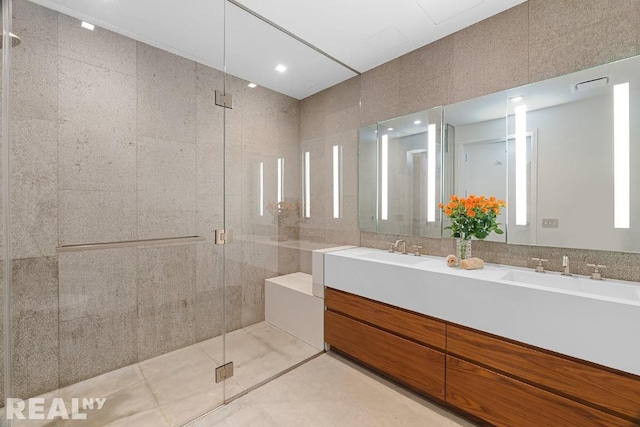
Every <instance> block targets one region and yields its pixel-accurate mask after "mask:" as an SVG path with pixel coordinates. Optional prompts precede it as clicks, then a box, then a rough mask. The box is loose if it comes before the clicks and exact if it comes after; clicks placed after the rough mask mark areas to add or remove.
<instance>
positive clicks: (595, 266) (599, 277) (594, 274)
mask: <svg viewBox="0 0 640 427" xmlns="http://www.w3.org/2000/svg"><path fill="white" fill-rule="evenodd" d="M587 267H591V268H593V272H592V273H591V279H593V280H602V273H600V269H605V268H607V266H606V265H602V264H587Z"/></svg>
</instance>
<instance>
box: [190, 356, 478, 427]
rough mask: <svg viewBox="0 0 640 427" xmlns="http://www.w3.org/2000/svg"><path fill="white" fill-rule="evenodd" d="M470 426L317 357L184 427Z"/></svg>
mask: <svg viewBox="0 0 640 427" xmlns="http://www.w3.org/2000/svg"><path fill="white" fill-rule="evenodd" d="M213 426H215V427H252V426H256V427H276V426H277V427H301V426H304V427H325V426H326V427H337V426H340V427H351V426H353V427H365V426H366V427H376V426H379V427H400V426H407V427H431V426H434V427H436V426H437V427H454V426H463V427H472V426H474V424H472V423H470V422H468V421H465V420H463V419H462V418H460V417H458V416H456V415H454V414H452V413H450V412H448V411H446V410H443V409H442V408H439V407H438V406H436V405H433V404H431V403H429V402H428V401H426V400H424V399H422V398H420V397H418V396H416V395H415V394H413V393H410V392H408V391H406V390H404V389H402V388H400V387H398V386H396V385H394V384H392V383H390V382H388V381H386V380H385V379H383V378H381V377H379V376H377V375H375V374H372V373H370V372H369V371H367V370H365V369H363V368H361V367H359V366H357V365H355V364H353V363H351V362H350V361H348V360H346V359H344V358H342V357H340V356H338V355H335V354H334V353H331V352H329V353H326V354H323V355H321V356H319V357H317V358H315V359H313V360H311V361H309V362H307V363H305V364H303V365H302V366H300V367H298V368H296V369H294V370H292V371H291V372H288V373H287V374H285V375H283V376H281V377H279V378H276V379H275V380H273V381H271V382H269V383H267V384H265V385H264V386H262V387H260V388H258V389H256V390H253V391H251V392H250V393H248V394H247V395H245V396H242V397H240V398H238V399H236V400H234V401H232V402H231V403H229V404H228V405H226V406H224V407H222V408H220V409H218V410H216V411H215V412H213V413H211V414H209V415H207V416H205V417H203V418H201V419H199V420H196V421H194V422H193V423H191V424H189V427H213Z"/></svg>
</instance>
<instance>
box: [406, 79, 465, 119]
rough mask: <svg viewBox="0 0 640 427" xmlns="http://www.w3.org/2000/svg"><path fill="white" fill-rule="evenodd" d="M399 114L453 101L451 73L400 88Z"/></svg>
mask: <svg viewBox="0 0 640 427" xmlns="http://www.w3.org/2000/svg"><path fill="white" fill-rule="evenodd" d="M400 100H401V101H400V103H401V107H400V111H401V114H409V113H415V112H416V111H422V110H428V109H429V108H433V107H437V106H440V105H446V104H449V103H451V102H453V101H452V100H453V80H452V78H451V75H442V76H439V77H435V78H433V79H431V80H425V81H421V82H419V83H416V84H414V85H411V86H403V87H401V88H400Z"/></svg>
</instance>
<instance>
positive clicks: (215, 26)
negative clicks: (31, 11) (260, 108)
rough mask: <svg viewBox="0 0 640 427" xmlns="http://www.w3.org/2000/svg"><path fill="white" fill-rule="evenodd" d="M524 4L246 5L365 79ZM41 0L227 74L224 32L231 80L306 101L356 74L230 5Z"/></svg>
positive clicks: (296, 0) (206, 0) (205, 0)
mask: <svg viewBox="0 0 640 427" xmlns="http://www.w3.org/2000/svg"><path fill="white" fill-rule="evenodd" d="M523 1H525V0H456V1H446V2H445V1H441V0H420V1H415V0H375V1H371V0H368V1H366V0H349V1H344V0H323V1H321V2H318V1H311V0H270V1H264V0H241V1H240V3H241V4H242V5H244V6H246V7H248V8H250V9H252V10H253V11H255V12H256V13H258V14H260V15H262V16H264V17H265V18H267V19H268V20H271V21H273V22H274V23H276V24H278V25H279V26H281V27H283V28H285V29H286V30H287V31H289V32H291V33H293V34H295V35H296V36H298V37H300V38H302V39H304V40H306V41H307V42H309V43H311V44H313V45H314V46H316V47H318V48H320V49H322V50H323V51H325V52H326V53H328V54H329V55H331V56H333V57H335V58H337V59H338V60H340V61H342V62H343V63H345V64H347V65H348V66H350V67H352V68H354V69H356V70H358V71H361V72H362V71H366V70H368V69H371V68H373V67H375V66H377V65H380V64H382V63H384V62H387V61H390V60H392V59H394V58H396V57H398V56H401V55H403V54H405V53H407V52H410V51H412V50H414V49H417V48H419V47H421V46H423V45H425V44H428V43H430V42H432V41H434V40H437V39H439V38H441V37H444V36H446V35H448V34H451V33H453V32H455V31H458V30H460V29H462V28H464V27H466V26H468V25H471V24H473V23H475V22H478V21H480V20H482V19H485V18H487V17H489V16H492V15H494V14H496V13H499V12H501V11H503V10H505V9H508V8H510V7H513V6H515V5H517V4H519V3H522V2H523ZM33 2H34V3H38V4H41V5H43V6H45V7H48V8H51V9H54V10H58V11H60V12H62V13H65V14H67V15H70V16H73V17H76V18H78V19H82V20H86V21H88V22H91V23H93V24H95V25H97V26H99V27H102V28H105V29H108V30H111V31H114V32H117V33H120V34H123V35H126V36H128V37H131V38H134V39H136V40H139V41H142V42H144V43H147V44H150V45H152V46H156V47H158V48H161V49H164V50H167V51H169V52H173V53H175V54H177V55H180V56H183V57H185V58H189V59H192V60H194V61H197V62H199V63H202V64H205V65H208V66H211V67H214V68H217V69H219V70H222V69H223V68H224V55H225V49H224V47H225V46H224V44H225V28H226V44H227V46H226V59H227V72H229V73H231V74H233V75H235V76H237V77H240V78H243V79H245V80H249V81H253V82H254V83H256V84H258V85H260V86H264V87H268V88H270V89H273V90H275V91H278V92H281V93H284V94H287V95H289V96H292V97H294V98H298V99H302V98H304V97H307V96H309V95H312V94H313V93H316V92H319V91H321V90H322V89H325V88H327V87H330V86H333V85H335V84H337V83H340V82H342V81H344V80H346V79H348V78H350V77H352V76H354V75H355V73H353V72H352V71H349V70H348V69H346V68H344V67H342V66H340V65H338V64H337V63H335V62H333V61H331V60H330V59H328V58H326V57H325V56H323V55H321V54H320V53H318V52H316V51H315V50H313V49H311V48H309V47H308V46H306V45H304V44H303V43H300V42H298V41H297V40H295V39H293V38H291V37H289V36H287V35H285V34H284V33H282V32H281V31H279V30H277V29H274V28H273V27H271V26H270V25H268V24H267V23H265V22H264V21H262V20H260V19H258V18H256V17H255V16H252V15H250V14H248V13H246V12H244V11H242V10H241V9H240V8H238V7H236V6H235V5H233V4H231V3H229V2H227V1H225V0H183V1H168V0H164V1H157V0H33ZM225 7H226V11H227V19H226V22H225V19H224V16H225ZM225 25H226V27H225ZM280 62H282V63H285V65H287V66H288V68H289V69H288V71H287V72H286V73H284V74H277V73H275V72H274V70H273V67H274V66H275V64H277V63H280Z"/></svg>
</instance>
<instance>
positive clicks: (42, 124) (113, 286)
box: [9, 0, 224, 425]
mask: <svg viewBox="0 0 640 427" xmlns="http://www.w3.org/2000/svg"><path fill="white" fill-rule="evenodd" d="M134 3H135V4H134ZM47 4H50V5H51V6H52V7H55V8H57V9H60V10H64V11H65V13H60V12H58V11H56V10H53V9H50V8H45V7H42V6H40V5H38V4H36V3H34V2H29V1H26V0H14V1H13V7H14V32H15V33H16V34H17V35H19V36H20V37H21V38H22V43H21V44H20V45H18V46H17V47H15V48H14V49H13V50H12V55H13V69H12V72H13V77H14V80H13V84H12V88H13V91H12V93H11V95H12V104H11V111H10V113H11V120H10V124H11V133H12V137H11V139H10V141H9V143H10V148H11V158H10V160H11V162H12V174H11V182H10V184H11V195H12V198H11V209H10V212H11V230H10V231H11V232H10V235H11V237H12V239H11V247H12V258H13V273H14V274H13V281H12V288H13V289H12V291H13V300H12V308H13V313H12V314H13V337H14V349H13V375H12V381H13V385H14V386H13V389H12V390H11V396H12V397H18V398H32V397H35V396H39V395H43V394H46V397H47V398H48V399H47V405H51V403H52V400H51V398H54V397H57V396H64V397H65V401H64V402H65V405H72V404H73V400H72V399H73V398H80V399H82V398H85V399H98V398H99V399H106V402H105V403H104V407H101V406H100V405H98V404H97V402H95V401H94V402H95V404H94V407H93V408H92V409H83V408H82V407H81V408H80V414H79V415H80V416H82V415H86V417H87V421H88V422H90V423H92V424H95V425H106V424H108V423H111V422H116V421H117V422H119V423H123V424H131V425H137V424H142V423H149V424H151V425H165V423H166V422H167V421H168V422H169V423H170V424H171V425H181V424H182V423H184V422H187V421H189V420H191V419H193V418H195V417H197V416H198V415H200V414H202V413H204V412H206V411H208V410H211V409H213V408H215V407H216V406H218V405H220V404H221V403H222V402H223V400H224V390H223V384H217V383H216V382H215V368H216V366H219V365H221V364H222V363H223V361H224V357H223V335H221V334H222V333H223V331H224V328H223V317H224V316H223V313H224V310H223V303H224V298H223V287H222V284H223V276H222V274H223V262H222V257H223V253H222V249H220V248H217V247H215V246H214V245H213V238H214V229H215V227H216V226H217V225H218V224H220V223H221V222H222V214H223V213H222V212H223V209H222V203H223V197H222V191H223V184H222V173H221V166H222V165H221V163H222V162H220V166H219V167H218V168H217V170H216V169H215V168H214V166H215V165H214V164H213V163H212V162H211V160H212V159H220V158H222V153H223V125H224V121H223V120H224V116H223V113H222V112H221V111H220V110H219V109H217V108H216V107H215V93H214V90H215V89H219V90H222V89H223V84H224V78H223V72H222V71H219V70H215V69H213V68H209V67H210V66H217V67H218V68H219V69H221V68H223V66H222V63H223V58H222V50H223V44H222V43H223V42H222V40H223V34H222V31H223V28H224V25H223V24H224V21H223V13H224V10H223V2H222V0H220V1H214V2H210V1H209V2H200V4H199V7H197V8H184V7H182V6H181V5H180V4H178V3H171V2H165V3H163V4H162V5H158V6H155V5H154V12H157V13H149V11H148V10H146V9H145V8H144V7H143V5H141V4H140V2H124V3H109V5H108V7H106V6H105V5H97V4H96V3H95V2H74V1H62V0H61V1H58V2H47ZM156 7H157V8H159V9H155V8H156ZM203 17H204V19H203ZM83 21H86V22H87V23H90V24H95V26H94V27H93V28H92V26H91V25H86V24H84V25H83ZM185 21H187V22H190V23H193V25H189V26H185V25H184V22H185ZM185 29H188V31H185ZM177 35H180V36H177ZM194 35H196V36H195V37H194ZM194 60H195V61H194ZM205 64H206V65H205ZM216 174H217V175H216ZM57 390H61V391H57ZM76 402H77V401H76ZM101 402H102V401H101ZM46 407H47V408H48V406H46ZM71 409H72V407H71V406H68V410H69V411H71Z"/></svg>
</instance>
